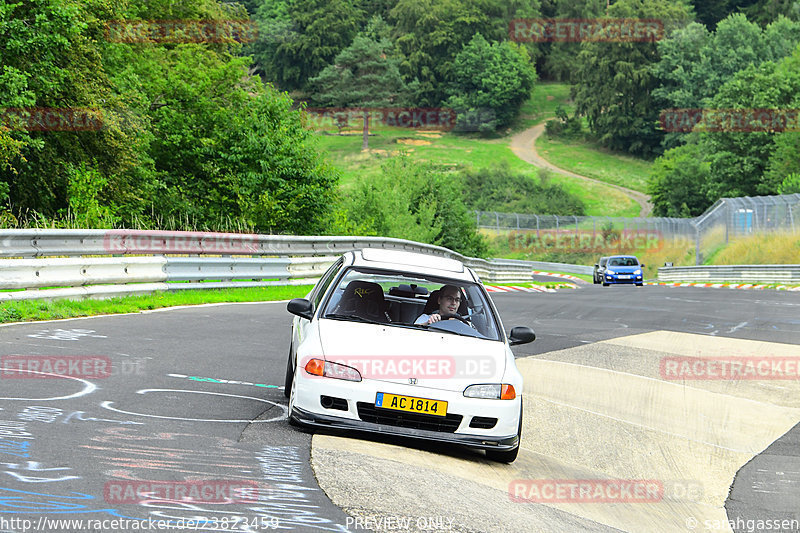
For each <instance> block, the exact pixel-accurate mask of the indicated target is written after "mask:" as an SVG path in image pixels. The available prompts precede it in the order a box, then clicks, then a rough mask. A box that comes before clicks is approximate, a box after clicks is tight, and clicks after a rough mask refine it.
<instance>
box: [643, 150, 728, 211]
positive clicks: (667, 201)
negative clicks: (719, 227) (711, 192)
mask: <svg viewBox="0 0 800 533" xmlns="http://www.w3.org/2000/svg"><path fill="white" fill-rule="evenodd" d="M695 137H696V136H695ZM695 140H696V139H695ZM704 156H705V153H704V149H703V146H702V145H701V144H699V143H697V142H694V143H688V144H685V145H683V146H679V147H677V148H672V149H670V150H667V151H666V152H664V155H662V156H660V157H658V158H657V159H656V160H655V162H654V163H653V167H652V170H651V172H650V179H649V183H648V193H650V201H651V202H653V214H654V215H656V216H660V217H695V216H698V215H701V214H702V213H703V212H704V211H705V210H706V208H708V206H709V205H711V203H713V202H709V201H708V199H707V198H706V194H705V189H706V183H707V181H708V178H709V176H710V165H709V163H708V162H707V161H705V157H704Z"/></svg>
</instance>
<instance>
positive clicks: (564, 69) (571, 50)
mask: <svg viewBox="0 0 800 533" xmlns="http://www.w3.org/2000/svg"><path fill="white" fill-rule="evenodd" d="M545 9H546V11H545ZM605 10H606V0H588V1H587V0H555V1H551V2H547V3H545V4H543V5H542V15H543V16H544V17H546V18H555V19H595V18H599V17H601V16H602V15H603V14H604V13H605ZM539 48H540V55H541V58H542V60H541V61H540V62H538V63H537V65H536V67H537V71H539V72H540V73H541V74H542V77H543V78H547V79H553V80H558V81H573V79H574V74H575V65H574V61H575V56H577V55H578V52H580V50H581V43H569V42H553V43H540V44H539Z"/></svg>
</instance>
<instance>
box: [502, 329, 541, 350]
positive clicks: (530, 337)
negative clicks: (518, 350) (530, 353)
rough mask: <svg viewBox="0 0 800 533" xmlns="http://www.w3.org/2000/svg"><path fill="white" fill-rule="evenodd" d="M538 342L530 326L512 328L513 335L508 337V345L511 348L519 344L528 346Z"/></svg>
mask: <svg viewBox="0 0 800 533" xmlns="http://www.w3.org/2000/svg"><path fill="white" fill-rule="evenodd" d="M534 340H536V333H534V331H533V330H532V329H531V328H529V327H528V326H517V327H514V328H511V334H510V335H509V336H508V343H509V344H510V345H511V346H516V345H518V344H528V343H529V342H533V341H534Z"/></svg>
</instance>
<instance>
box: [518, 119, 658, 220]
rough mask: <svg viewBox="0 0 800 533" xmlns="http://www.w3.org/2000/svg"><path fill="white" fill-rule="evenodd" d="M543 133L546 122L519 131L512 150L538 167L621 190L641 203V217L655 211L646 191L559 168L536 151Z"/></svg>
mask: <svg viewBox="0 0 800 533" xmlns="http://www.w3.org/2000/svg"><path fill="white" fill-rule="evenodd" d="M542 133H544V123H541V124H538V125H536V126H534V127H532V128H529V129H527V130H525V131H522V132H520V133H517V134H516V135H514V136H513V137H511V150H512V151H513V152H514V153H515V154H517V157H519V158H520V159H522V160H523V161H526V162H528V163H530V164H532V165H535V166H537V167H540V168H546V169H549V170H552V171H553V172H558V173H559V174H564V175H566V176H570V177H573V178H578V179H582V180H586V181H591V182H594V183H599V184H602V185H607V186H608V187H614V188H615V189H617V190H619V191H621V192H622V193H624V194H625V195H626V196H628V197H629V198H631V199H632V200H633V201H635V202H636V203H637V204H639V206H640V211H639V216H640V217H646V216H650V213H652V212H653V204H651V203H650V197H649V196H647V195H646V194H644V193H641V192H639V191H634V190H632V189H627V188H625V187H621V186H619V185H614V184H612V183H606V182H605V181H600V180H596V179H594V178H588V177H586V176H581V175H580V174H575V173H574V172H570V171H569V170H564V169H562V168H559V167H557V166H555V165H554V164H552V163H551V162H549V161H547V160H546V159H544V158H543V157H542V156H540V155H539V153H538V152H537V151H536V139H538V138H539V136H540V135H541V134H542Z"/></svg>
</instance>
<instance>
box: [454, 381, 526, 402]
mask: <svg viewBox="0 0 800 533" xmlns="http://www.w3.org/2000/svg"><path fill="white" fill-rule="evenodd" d="M464 396H466V397H467V398H486V399H490V400H513V399H514V398H516V397H517V392H516V391H515V390H514V385H509V384H507V383H489V384H484V385H470V386H469V387H467V388H466V389H464Z"/></svg>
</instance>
